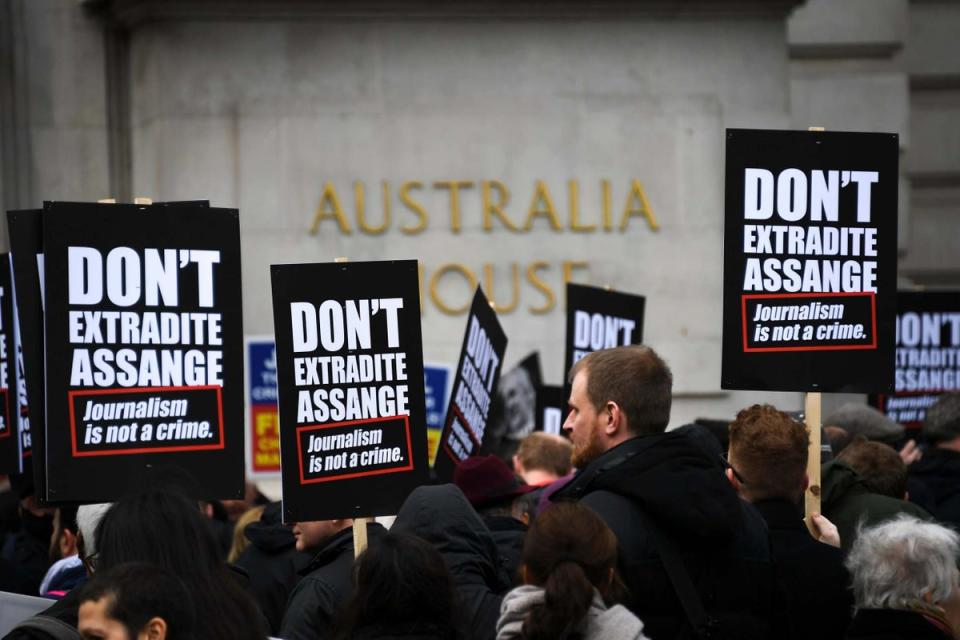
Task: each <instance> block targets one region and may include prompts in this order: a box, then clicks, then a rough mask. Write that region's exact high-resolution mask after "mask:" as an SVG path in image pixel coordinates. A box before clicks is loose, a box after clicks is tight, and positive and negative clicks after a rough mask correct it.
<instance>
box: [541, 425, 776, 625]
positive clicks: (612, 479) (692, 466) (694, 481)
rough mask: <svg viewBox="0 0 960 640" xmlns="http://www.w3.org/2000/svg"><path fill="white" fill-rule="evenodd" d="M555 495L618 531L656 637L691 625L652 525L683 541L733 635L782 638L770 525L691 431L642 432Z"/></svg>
mask: <svg viewBox="0 0 960 640" xmlns="http://www.w3.org/2000/svg"><path fill="white" fill-rule="evenodd" d="M553 500H554V501H557V500H578V501H580V502H581V503H582V504H585V505H586V506H588V507H590V508H591V509H593V510H594V511H596V512H597V513H598V514H599V515H600V517H602V518H603V519H604V521H606V523H607V525H609V526H610V528H611V529H612V530H613V532H614V533H615V534H616V536H617V540H618V542H619V548H620V570H621V573H622V577H623V580H624V582H625V583H626V585H627V587H628V589H629V591H630V594H629V597H628V599H627V602H626V603H625V604H627V605H628V606H629V608H630V609H631V610H632V611H633V612H634V613H635V614H636V615H637V616H638V617H639V618H640V619H641V620H642V621H643V624H644V632H645V633H647V635H649V636H650V637H651V638H653V640H667V639H670V640H672V639H673V638H676V637H677V636H678V634H679V633H680V631H681V629H683V628H684V627H686V626H687V622H686V620H687V618H686V615H685V614H684V612H683V609H682V608H681V604H680V601H679V599H678V598H677V596H676V594H675V592H674V589H673V586H672V584H671V582H670V578H669V576H668V575H667V573H666V571H665V570H664V568H663V564H662V563H661V560H660V554H659V551H658V548H659V547H658V545H657V543H656V542H655V540H654V538H653V537H652V535H651V531H650V529H649V526H648V524H647V522H649V521H653V522H655V523H656V524H657V526H659V528H660V530H661V531H663V534H664V536H665V537H668V538H669V539H670V540H672V541H673V543H674V545H675V546H676V548H677V550H678V552H679V554H680V555H681V556H682V558H683V560H684V564H685V566H686V569H687V572H688V573H689V575H690V579H691V581H692V582H693V584H694V585H696V587H697V591H698V593H699V594H700V598H701V600H702V602H703V605H704V608H705V609H706V611H707V613H708V615H710V616H712V617H714V618H716V619H717V620H718V621H719V622H720V628H721V630H722V632H723V633H725V634H726V635H727V636H732V637H737V638H742V639H744V640H747V639H753V638H768V637H773V636H776V637H782V635H779V634H775V633H774V632H773V631H772V630H771V626H772V625H771V621H772V620H776V619H777V616H778V614H779V613H782V600H781V599H779V598H778V594H780V592H779V590H778V588H777V586H776V577H775V573H774V566H773V560H772V556H771V552H770V545H769V541H768V537H767V530H766V526H765V525H764V522H763V519H762V518H761V517H760V515H759V514H758V513H757V512H756V511H755V510H754V509H753V508H752V507H751V506H750V505H749V504H747V503H745V502H743V501H741V500H740V498H739V497H737V494H736V493H735V492H734V490H733V487H732V486H730V483H729V482H728V481H727V479H726V477H725V476H724V473H723V468H722V466H721V465H720V460H719V456H715V455H711V454H710V453H708V451H707V449H706V448H705V447H704V446H703V445H702V443H701V442H699V441H698V440H697V437H696V434H693V433H691V432H690V431H689V430H685V431H670V432H667V433H662V434H654V435H647V436H641V437H638V438H634V439H632V440H629V441H627V442H624V443H623V444H621V445H619V446H617V447H614V448H613V449H611V450H609V451H607V452H606V453H604V454H603V455H601V456H600V457H599V458H597V459H596V460H594V461H593V462H592V463H591V464H589V465H588V466H587V467H586V468H585V469H583V470H582V471H581V472H580V473H579V474H577V475H576V476H575V477H574V478H573V480H571V481H570V483H569V484H567V485H566V486H565V487H564V488H563V489H561V490H560V491H559V492H557V494H555V495H554V496H553Z"/></svg>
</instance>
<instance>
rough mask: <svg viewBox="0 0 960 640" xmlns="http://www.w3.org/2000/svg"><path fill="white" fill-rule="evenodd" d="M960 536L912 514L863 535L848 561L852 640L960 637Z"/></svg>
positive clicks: (922, 639) (880, 525)
mask: <svg viewBox="0 0 960 640" xmlns="http://www.w3.org/2000/svg"><path fill="white" fill-rule="evenodd" d="M958 557H960V535H958V534H957V533H956V532H955V531H953V530H951V529H948V528H947V527H944V526H942V525H939V524H934V523H932V522H924V521H922V520H918V519H917V518H914V517H912V516H909V515H900V516H898V517H896V518H894V519H893V520H889V521H887V522H883V523H881V524H879V525H876V526H873V527H868V528H866V529H864V530H862V531H861V532H860V535H859V537H858V538H857V541H856V542H855V543H854V545H853V549H851V551H850V555H849V556H848V557H847V561H846V564H847V568H848V569H849V570H850V573H851V575H852V576H853V595H854V601H855V603H856V614H855V615H854V618H853V623H852V624H851V626H850V629H849V631H848V632H847V639H848V640H867V639H870V640H901V639H902V640H927V639H929V640H945V639H947V638H954V637H955V634H957V633H958V632H960V582H958V580H960V572H958V570H957V558H958Z"/></svg>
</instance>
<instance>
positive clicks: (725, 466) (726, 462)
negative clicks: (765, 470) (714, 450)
mask: <svg viewBox="0 0 960 640" xmlns="http://www.w3.org/2000/svg"><path fill="white" fill-rule="evenodd" d="M720 464H722V465H723V469H724V471H726V470H727V469H729V470H730V471H732V472H733V477H734V478H736V479H737V482H739V483H740V484H747V483H746V482H745V481H744V479H743V476H741V475H740V473H739V472H738V471H737V470H736V469H734V468H733V465H732V464H730V461H729V460H727V456H726V454H722V453H721V454H720Z"/></svg>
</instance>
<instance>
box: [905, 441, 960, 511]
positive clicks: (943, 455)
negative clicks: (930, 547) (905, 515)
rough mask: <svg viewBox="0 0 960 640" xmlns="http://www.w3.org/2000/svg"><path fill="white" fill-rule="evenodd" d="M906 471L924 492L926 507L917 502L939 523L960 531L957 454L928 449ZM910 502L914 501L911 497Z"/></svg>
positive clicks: (958, 461) (959, 465)
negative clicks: (958, 528)
mask: <svg viewBox="0 0 960 640" xmlns="http://www.w3.org/2000/svg"><path fill="white" fill-rule="evenodd" d="M909 469H910V479H911V480H913V481H915V482H919V483H921V484H922V485H923V488H924V489H925V491H923V495H924V497H925V498H926V501H925V502H926V503H924V502H921V501H920V500H916V502H917V503H918V504H920V505H921V506H923V507H925V508H926V509H927V510H929V511H930V513H931V514H933V517H934V518H936V519H937V520H939V521H940V522H943V523H945V524H950V525H953V526H954V527H955V528H956V527H960V452H957V451H950V450H949V449H938V448H932V449H928V450H927V451H925V452H924V454H923V457H922V458H920V459H919V460H917V461H916V462H914V463H913V464H912V465H910V467H909ZM914 493H917V492H914ZM910 498H911V500H913V499H914V494H913V493H911V495H910Z"/></svg>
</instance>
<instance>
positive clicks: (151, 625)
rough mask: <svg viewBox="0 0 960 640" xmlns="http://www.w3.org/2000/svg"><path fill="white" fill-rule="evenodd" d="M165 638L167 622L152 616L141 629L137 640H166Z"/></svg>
mask: <svg viewBox="0 0 960 640" xmlns="http://www.w3.org/2000/svg"><path fill="white" fill-rule="evenodd" d="M166 637H167V622H166V620H164V619H163V618H159V617H157V616H154V617H152V618H150V620H149V621H148V622H147V624H146V625H144V627H143V629H142V630H141V631H140V634H139V636H138V638H137V640H166Z"/></svg>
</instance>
